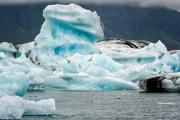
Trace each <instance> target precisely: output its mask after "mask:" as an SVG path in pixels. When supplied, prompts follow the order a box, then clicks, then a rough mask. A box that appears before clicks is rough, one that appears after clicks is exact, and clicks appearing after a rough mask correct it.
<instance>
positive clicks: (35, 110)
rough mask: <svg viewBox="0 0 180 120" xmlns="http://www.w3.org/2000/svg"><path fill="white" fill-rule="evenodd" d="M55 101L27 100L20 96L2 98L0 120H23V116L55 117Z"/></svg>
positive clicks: (0, 98)
mask: <svg viewBox="0 0 180 120" xmlns="http://www.w3.org/2000/svg"><path fill="white" fill-rule="evenodd" d="M55 109H56V107H55V100H54V99H44V100H40V101H30V100H25V99H23V98H22V97H18V96H2V97H0V119H21V118H22V116H23V115H53V114H55Z"/></svg>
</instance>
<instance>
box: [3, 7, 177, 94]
mask: <svg viewBox="0 0 180 120" xmlns="http://www.w3.org/2000/svg"><path fill="white" fill-rule="evenodd" d="M43 17H44V19H45V21H44V23H43V25H42V27H41V30H40V33H39V34H38V35H37V37H36V38H35V40H34V41H32V42H30V43H26V44H20V45H14V44H10V43H1V44H0V70H1V71H0V76H1V78H3V80H1V79H0V86H4V87H1V88H2V89H1V88H0V94H2V95H3V94H4V95H19V96H23V95H24V94H25V91H27V89H28V90H47V88H48V89H49V88H52V89H65V90H124V89H127V90H135V89H139V86H138V82H139V81H143V80H146V79H149V78H153V77H157V76H166V75H167V74H170V73H177V72H180V62H179V61H180V54H179V52H169V51H168V50H167V48H166V47H165V45H164V44H163V43H162V42H161V41H158V42H157V43H150V42H148V41H133V40H127V41H125V40H110V41H109V40H107V41H106V40H105V36H104V31H103V30H104V27H103V24H102V22H101V19H100V17H99V16H98V14H97V13H96V12H92V11H90V10H86V9H84V8H82V7H80V6H78V5H76V4H70V5H60V4H56V5H49V6H47V7H46V8H45V9H44V11H43ZM10 74H11V76H10ZM167 83H169V82H167ZM8 86H14V87H8Z"/></svg>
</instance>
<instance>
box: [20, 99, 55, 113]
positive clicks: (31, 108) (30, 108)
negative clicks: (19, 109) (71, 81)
mask: <svg viewBox="0 0 180 120" xmlns="http://www.w3.org/2000/svg"><path fill="white" fill-rule="evenodd" d="M25 105H26V107H25V112H24V114H23V115H53V114H55V110H56V106H55V100H54V99H44V100H40V101H27V100H26V101H25Z"/></svg>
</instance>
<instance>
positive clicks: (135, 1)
mask: <svg viewBox="0 0 180 120" xmlns="http://www.w3.org/2000/svg"><path fill="white" fill-rule="evenodd" d="M46 1H53V2H56V1H59V2H63V3H72V2H74V3H84V4H90V3H91V4H116V5H118V4H128V5H137V6H140V7H151V6H160V7H166V8H171V9H174V10H178V11H180V0H0V4H17V3H18V4H24V3H36V2H46Z"/></svg>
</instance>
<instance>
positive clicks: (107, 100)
mask: <svg viewBox="0 0 180 120" xmlns="http://www.w3.org/2000/svg"><path fill="white" fill-rule="evenodd" d="M51 97H52V98H55V100H56V107H57V110H56V115H52V116H25V117H23V120H180V114H179V112H180V94H176V93H173V94H172V93H171V94H169V93H144V92H139V91H46V92H30V93H28V94H27V95H26V96H25V98H27V99H31V100H40V99H45V98H51Z"/></svg>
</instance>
